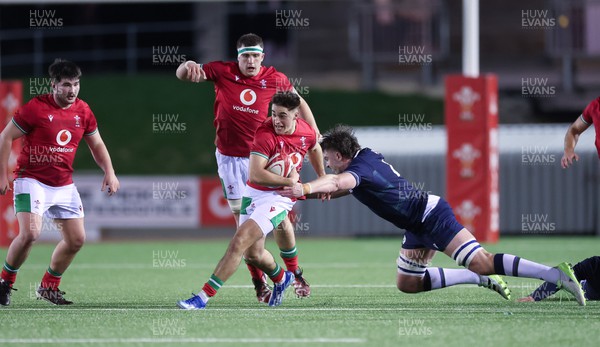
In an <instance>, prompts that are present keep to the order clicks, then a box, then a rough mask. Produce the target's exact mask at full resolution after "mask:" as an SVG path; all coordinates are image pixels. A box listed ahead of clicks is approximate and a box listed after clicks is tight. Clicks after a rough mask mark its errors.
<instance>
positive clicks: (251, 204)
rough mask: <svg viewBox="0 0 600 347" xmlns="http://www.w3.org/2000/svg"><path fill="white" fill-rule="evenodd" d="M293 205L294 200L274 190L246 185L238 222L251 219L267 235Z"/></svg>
mask: <svg viewBox="0 0 600 347" xmlns="http://www.w3.org/2000/svg"><path fill="white" fill-rule="evenodd" d="M292 207H294V202H293V201H292V200H291V199H289V198H286V197H283V196H281V195H279V194H278V193H277V192H275V191H262V190H258V189H254V188H252V187H246V188H245V190H244V197H243V198H242V209H241V211H240V223H244V222H245V221H247V220H249V219H251V220H253V221H254V222H255V223H256V224H257V225H258V226H259V227H260V229H261V230H262V232H263V234H265V235H267V234H268V233H270V232H271V231H272V230H273V229H274V228H275V227H277V226H278V225H279V224H280V223H281V222H282V221H283V220H284V219H285V218H286V217H287V214H288V212H289V211H291V209H292Z"/></svg>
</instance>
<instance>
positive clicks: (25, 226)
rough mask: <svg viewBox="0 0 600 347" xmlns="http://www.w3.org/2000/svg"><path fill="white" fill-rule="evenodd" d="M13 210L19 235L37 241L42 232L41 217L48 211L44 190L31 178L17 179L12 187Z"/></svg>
mask: <svg viewBox="0 0 600 347" xmlns="http://www.w3.org/2000/svg"><path fill="white" fill-rule="evenodd" d="M13 194H14V201H13V203H14V210H15V213H16V215H17V221H18V222H19V233H20V234H21V235H23V236H26V237H28V238H31V239H33V240H35V239H37V238H38V237H39V235H40V233H41V230H42V216H43V214H44V212H45V211H46V210H47V209H48V207H47V204H46V190H45V189H44V187H43V185H42V184H40V183H39V182H38V181H37V180H34V179H32V178H17V179H16V180H15V181H14V185H13Z"/></svg>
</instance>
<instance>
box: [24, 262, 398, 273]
mask: <svg viewBox="0 0 600 347" xmlns="http://www.w3.org/2000/svg"><path fill="white" fill-rule="evenodd" d="M302 266H303V267H304V268H314V269H323V268H332V269H348V268H357V269H358V268H365V267H369V268H371V267H384V268H385V267H391V268H394V267H395V263H394V262H389V263H302ZM40 267H41V268H47V267H48V264H25V265H23V266H22V267H21V268H40ZM214 267H215V264H212V263H204V264H202V263H196V264H190V263H189V262H188V263H187V264H186V265H185V267H181V268H177V269H213V268H214ZM89 269H100V270H126V269H134V270H138V269H148V270H150V269H158V270H160V269H167V270H172V269H173V268H172V267H168V266H165V267H155V266H153V264H152V263H151V262H148V263H75V264H72V265H71V266H69V271H72V270H89Z"/></svg>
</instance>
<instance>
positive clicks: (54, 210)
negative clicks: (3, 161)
mask: <svg viewBox="0 0 600 347" xmlns="http://www.w3.org/2000/svg"><path fill="white" fill-rule="evenodd" d="M13 191H14V198H13V202H14V207H15V214H16V213H18V212H31V213H35V214H37V215H40V216H44V217H48V218H52V219H74V218H83V216H84V214H83V205H82V203H81V197H80V196H79V192H78V191H77V187H75V184H73V183H71V184H69V185H66V186H62V187H52V186H49V185H46V184H43V183H41V182H39V181H38V180H36V179H33V178H28V177H27V178H17V179H15V182H14V188H13Z"/></svg>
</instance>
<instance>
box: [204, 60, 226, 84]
mask: <svg viewBox="0 0 600 347" xmlns="http://www.w3.org/2000/svg"><path fill="white" fill-rule="evenodd" d="M224 67H225V65H224V63H223V62H221V61H213V62H210V63H206V64H202V70H204V73H205V74H206V79H207V80H208V81H216V80H217V79H218V78H219V75H220V74H221V72H222V71H223V69H224Z"/></svg>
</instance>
